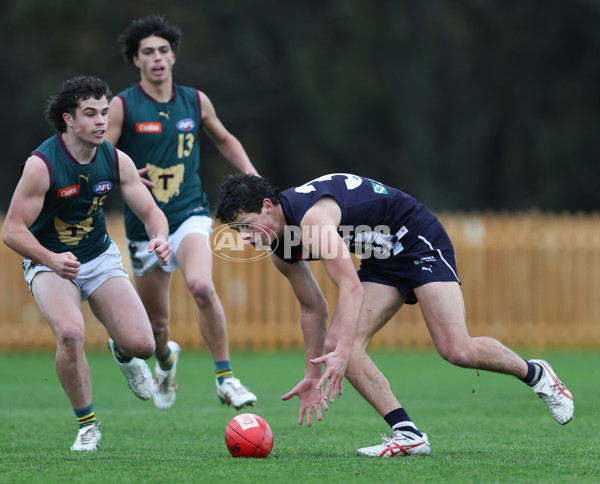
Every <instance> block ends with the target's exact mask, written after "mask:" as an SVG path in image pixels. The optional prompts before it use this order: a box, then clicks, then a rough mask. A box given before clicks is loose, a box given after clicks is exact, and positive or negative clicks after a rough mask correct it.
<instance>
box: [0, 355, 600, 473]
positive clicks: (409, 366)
mask: <svg viewBox="0 0 600 484" xmlns="http://www.w3.org/2000/svg"><path fill="white" fill-rule="evenodd" d="M521 354H522V355H523V356H524V357H544V358H546V359H548V361H549V362H550V363H551V364H552V365H553V366H554V368H555V370H557V372H558V374H559V376H560V377H561V379H562V380H563V381H564V382H565V383H566V384H567V385H568V387H569V389H570V390H571V391H572V392H573V394H574V396H575V418H574V420H573V421H572V422H571V423H569V424H568V425H566V426H560V425H558V424H556V423H555V422H554V420H553V419H552V417H551V416H550V413H549V412H548V410H547V409H546V406H545V405H544V403H543V402H542V401H541V400H539V399H538V398H537V397H536V396H535V395H534V394H533V392H531V390H530V389H528V388H527V387H526V386H524V385H523V384H522V383H520V382H519V381H518V380H516V379H514V378H512V377H508V376H503V375H496V374H491V373H486V372H476V371H471V370H464V369H460V368H456V367H453V366H451V365H449V364H448V363H446V362H444V361H443V360H442V359H441V358H440V357H439V356H437V354H435V353H433V352H428V351H395V352H392V351H385V352H375V353H373V358H374V360H375V361H376V362H377V363H378V364H379V365H380V367H381V368H382V369H383V370H384V372H385V373H386V374H387V376H388V378H389V380H390V382H391V384H392V387H393V388H394V389H395V391H396V394H397V395H399V396H400V399H401V401H402V403H403V404H404V405H405V407H406V408H407V411H408V413H409V415H410V416H411V417H412V419H413V420H414V421H415V422H416V424H417V425H418V426H419V428H420V429H421V430H422V431H425V432H427V434H428V435H429V439H430V442H431V447H432V455H431V456H430V457H409V458H397V459H385V460H384V459H369V458H362V457H357V456H356V455H355V452H356V449H357V448H358V447H362V446H365V445H373V444H376V443H379V442H380V436H379V434H380V433H386V432H387V433H389V428H388V427H387V425H386V424H385V422H384V421H383V420H382V419H381V418H380V417H379V416H378V415H377V414H376V413H375V412H374V411H373V410H372V409H371V407H370V406H368V405H367V404H366V403H365V402H364V401H363V400H362V399H361V398H360V397H359V396H358V394H357V393H356V392H355V391H354V389H352V388H351V387H350V385H349V384H346V386H345V391H344V395H343V396H342V398H341V399H339V400H337V401H336V402H335V403H334V404H332V405H331V406H330V410H329V412H327V413H326V414H325V416H324V419H323V421H321V422H316V423H314V424H313V426H312V427H311V428H308V427H306V426H305V425H303V426H302V427H300V426H298V424H297V416H298V402H299V401H298V400H297V399H295V400H293V401H290V402H282V401H281V400H280V396H281V395H283V394H284V393H286V392H287V391H288V390H289V389H291V388H292V387H293V386H294V385H295V384H296V383H297V381H299V379H300V378H301V376H302V373H303V355H302V353H301V352H276V353H262V354H260V353H248V352H246V353H239V352H234V354H233V363H234V369H235V370H236V375H237V376H239V377H241V378H242V380H243V381H244V383H246V384H247V385H248V386H249V387H250V388H251V389H252V390H253V391H254V392H255V393H256V394H257V395H258V397H259V402H258V404H257V406H256V407H254V408H253V409H252V410H250V411H252V412H254V413H257V414H259V415H261V416H262V417H264V418H265V419H266V420H267V421H268V422H269V424H270V426H271V428H272V429H273V433H274V436H275V445H274V448H273V451H272V453H271V455H270V456H269V457H268V458H267V459H234V458H232V457H231V456H230V455H229V453H228V451H227V448H226V447H225V443H224V431H225V427H226V425H227V422H228V421H229V420H230V419H231V418H232V417H233V416H234V415H236V414H237V413H240V412H236V411H235V410H234V409H233V408H230V407H225V406H221V405H220V403H219V402H218V399H217V397H216V393H215V388H214V380H213V372H212V362H211V359H210V356H209V355H208V354H207V353H202V352H198V353H194V352H186V351H184V352H183V353H182V356H181V360H180V366H179V371H178V375H177V380H178V384H179V393H178V398H177V401H176V402H175V405H174V406H173V408H172V409H170V410H168V411H160V410H158V409H156V408H155V407H154V405H153V403H152V402H151V401H150V402H142V401H140V400H138V399H137V398H135V397H134V396H133V394H132V393H131V392H130V391H129V389H128V388H127V384H126V382H125V378H124V377H123V375H122V374H121V372H120V371H119V369H118V367H117V365H116V364H115V363H114V362H113V360H112V359H111V357H110V355H109V353H108V352H105V353H92V354H90V355H88V358H89V361H90V366H91V368H92V375H93V383H94V384H93V390H94V405H95V411H96V415H97V416H98V418H99V419H100V420H101V422H102V425H101V430H102V447H101V449H100V450H99V451H98V452H90V453H76V452H71V451H70V450H69V447H70V446H71V444H72V442H73V440H74V438H75V435H76V431H77V428H76V423H75V417H74V414H73V411H72V410H71V408H70V405H69V402H68V400H67V398H66V396H65V394H64V392H63V390H62V388H61V387H60V384H59V382H58V379H57V377H56V373H55V370H54V355H53V354H50V353H45V354H1V355H0V382H1V387H0V482H1V483H13V482H22V483H32V482H40V483H44V484H45V483H61V484H64V483H79V482H82V483H83V482H85V483H88V482H89V483H95V482H98V483H100V482H102V483H113V482H114V483H146V482H147V483H170V482H177V483H180V482H183V483H187V482H211V483H215V484H217V483H225V482H234V483H247V482H248V483H253V482H256V483H263V482H278V483H279V482H281V483H295V482H299V483H328V484H329V483H341V482H344V483H349V482H360V483H384V482H403V481H404V482H410V483H411V484H412V483H437V482H443V483H445V482H448V483H454V482H456V483H470V482H472V483H488V482H490V483H491V482H494V483H504V482H511V483H512V482H515V483H538V482H544V483H554V482H556V483H562V482H600V445H599V444H600V385H599V382H600V378H599V377H600V352H589V351H588V352H576V351H555V352H542V353H540V352H536V353H534V352H527V351H521ZM153 366H154V361H152V362H151V367H153Z"/></svg>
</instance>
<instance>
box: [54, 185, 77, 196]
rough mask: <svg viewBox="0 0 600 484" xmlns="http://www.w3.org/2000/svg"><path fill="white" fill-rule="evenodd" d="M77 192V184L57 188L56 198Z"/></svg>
mask: <svg viewBox="0 0 600 484" xmlns="http://www.w3.org/2000/svg"><path fill="white" fill-rule="evenodd" d="M78 194H79V185H71V186H70V187H66V188H59V189H58V198H69V197H72V196H74V195H78Z"/></svg>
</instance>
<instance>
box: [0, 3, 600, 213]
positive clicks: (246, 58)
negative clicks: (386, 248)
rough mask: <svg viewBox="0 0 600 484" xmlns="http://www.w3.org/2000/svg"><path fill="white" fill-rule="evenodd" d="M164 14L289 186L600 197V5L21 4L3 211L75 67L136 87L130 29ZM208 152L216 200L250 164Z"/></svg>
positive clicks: (16, 8) (442, 200)
mask: <svg viewBox="0 0 600 484" xmlns="http://www.w3.org/2000/svg"><path fill="white" fill-rule="evenodd" d="M156 12H159V13H164V14H165V15H166V16H167V18H168V19H169V21H170V22H171V23H174V24H176V25H179V26H180V27H181V29H182V31H183V44H182V49H181V55H180V57H179V60H178V63H177V65H176V67H175V79H176V81H178V82H180V83H182V84H188V85H193V86H194V87H198V88H199V89H201V90H203V91H205V92H206V93H207V94H208V95H209V97H210V98H211V99H212V101H213V103H214V104H215V106H216V108H217V112H218V114H219V115H220V117H221V119H222V121H223V122H224V124H225V125H226V126H227V127H228V128H229V129H230V130H231V131H232V132H233V133H234V134H236V135H237V136H238V137H239V138H240V140H241V141H242V142H243V144H244V145H245V147H246V148H247V150H248V152H249V154H250V156H251V158H252V159H253V161H254V163H255V165H256V166H257V168H258V170H259V171H260V172H261V174H263V175H265V176H267V177H268V178H270V179H272V181H273V183H274V184H275V185H277V186H279V187H281V188H287V187H288V186H291V185H297V184H301V183H304V182H305V181H307V180H309V179H311V178H314V177H316V176H319V175H321V174H323V173H326V172H340V171H342V172H355V173H358V174H361V175H367V176H371V177H373V178H375V179H379V180H381V181H383V182H386V183H388V184H391V185H394V186H398V187H400V188H402V189H404V190H405V191H407V192H409V193H412V194H414V195H415V196H417V197H418V198H419V199H421V200H422V201H424V202H425V203H427V204H428V205H430V206H431V207H432V208H434V209H436V210H441V209H448V210H457V209H496V210H498V209H509V210H526V209H529V208H532V207H538V208H542V209H552V210H563V209H566V210H595V209H597V208H598V205H599V200H598V190H597V189H596V180H597V179H598V177H599V175H600V164H599V163H597V156H598V152H600V141H598V139H600V137H599V136H597V132H598V131H599V128H600V109H599V108H600V97H599V96H598V85H599V82H600V64H599V63H598V61H597V56H598V54H597V53H598V52H599V51H600V29H598V28H597V26H598V24H599V23H600V4H599V3H598V2H593V1H589V0H572V1H560V0H546V1H526V2H517V1H504V2H482V1H475V0H452V1H444V2H442V1H438V0H410V1H405V2H398V1H392V0H378V1H369V2H365V1H361V0H334V1H329V2H322V1H316V0H311V1H305V2H277V1H274V0H256V1H252V2H249V1H235V2H234V1H219V2H200V1H193V2H192V1H183V0H173V1H171V2H163V1H160V2H159V1H158V0H151V1H144V2H140V1H134V0H127V1H122V0H99V1H96V2H78V1H75V0H57V1H53V2H48V1H46V0H44V1H42V0H26V1H24V0H7V1H4V2H2V5H1V6H0V39H1V40H2V45H4V46H5V48H4V54H5V55H4V62H3V65H4V67H5V69H4V73H3V76H2V81H1V82H2V92H3V93H4V98H3V109H4V116H2V118H1V119H2V121H0V122H1V123H2V124H1V126H0V129H1V132H2V133H3V134H4V136H3V138H2V139H3V154H4V158H5V162H4V167H5V169H6V170H7V171H6V174H5V176H4V177H2V181H1V182H0V183H2V188H3V190H2V193H3V195H2V196H1V197H0V209H2V208H4V209H5V208H6V206H7V204H8V200H9V196H10V192H11V191H12V189H13V188H14V185H15V184H16V181H17V177H18V166H19V165H20V164H21V163H22V162H23V161H24V160H25V159H26V157H27V154H28V153H29V152H30V151H31V150H32V149H34V148H35V147H36V146H38V144H39V143H40V142H41V141H42V140H43V139H45V138H46V137H47V136H48V135H50V134H51V130H50V128H49V126H48V125H47V124H46V123H45V121H44V119H43V115H42V112H43V107H44V104H45V100H46V99H47V98H48V97H49V96H50V95H51V94H53V93H55V91H56V90H57V89H58V86H59V85H60V83H61V82H62V81H63V80H65V79H66V78H67V77H70V76H72V75H74V74H86V75H94V76H99V77H101V78H103V79H105V80H106V81H107V82H108V83H109V84H110V86H111V89H112V90H113V92H115V93H116V92H118V91H120V90H121V89H123V88H125V87H126V86H128V85H130V84H132V83H133V82H135V81H136V80H137V79H138V77H137V72H136V71H135V70H134V69H131V68H129V67H127V66H126V65H125V64H124V63H123V62H122V59H121V56H120V52H119V50H120V48H119V46H118V45H117V43H116V38H117V36H118V34H119V33H120V32H121V30H122V29H123V28H124V27H125V26H126V25H127V24H128V23H129V21H130V20H131V19H132V18H134V17H139V16H143V15H146V14H149V13H156ZM203 156H204V159H205V161H206V164H205V165H204V167H203V168H202V176H203V177H204V178H205V183H204V186H205V187H206V189H207V190H208V195H209V198H210V199H211V200H214V197H215V195H216V187H217V186H218V184H219V183H220V181H222V180H223V179H224V178H225V176H226V175H227V174H229V173H231V172H232V171H233V169H232V168H231V167H230V166H229V165H228V164H227V163H226V162H224V161H223V159H222V157H221V156H220V154H219V153H218V152H217V151H216V149H215V148H214V147H213V146H212V145H211V143H210V142H209V140H208V139H205V140H204V143H203ZM113 203H114V202H113ZM108 207H109V208H110V207H111V205H109V206H108Z"/></svg>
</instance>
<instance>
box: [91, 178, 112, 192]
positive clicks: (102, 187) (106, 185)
mask: <svg viewBox="0 0 600 484" xmlns="http://www.w3.org/2000/svg"><path fill="white" fill-rule="evenodd" d="M112 187H113V184H112V183H111V182H109V181H103V182H100V183H97V184H96V186H95V187H94V191H95V192H96V193H98V194H99V195H102V194H103V193H108V192H110V190H111V188H112Z"/></svg>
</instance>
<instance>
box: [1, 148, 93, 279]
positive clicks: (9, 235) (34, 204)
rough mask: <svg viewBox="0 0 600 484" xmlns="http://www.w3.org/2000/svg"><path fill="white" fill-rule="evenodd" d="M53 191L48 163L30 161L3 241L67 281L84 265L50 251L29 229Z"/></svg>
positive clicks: (6, 222)
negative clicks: (51, 190) (49, 193)
mask: <svg viewBox="0 0 600 484" xmlns="http://www.w3.org/2000/svg"><path fill="white" fill-rule="evenodd" d="M49 188H50V176H49V173H48V168H47V166H46V163H44V161H43V160H42V159H41V158H39V157H38V156H35V155H34V156H31V157H29V159H28V160H27V162H26V163H25V167H24V169H23V174H22V175H21V179H20V180H19V183H18V184H17V187H16V188H15V191H14V193H13V197H12V200H11V202H10V206H9V207H8V212H7V213H6V219H5V220H4V225H3V226H2V240H3V241H4V243H5V244H6V245H8V246H9V247H10V248H11V249H13V250H14V251H15V252H17V253H19V254H21V255H22V256H23V257H27V258H28V259H31V260H33V261H36V262H39V263H40V264H43V265H45V266H47V267H49V268H50V269H52V270H53V271H54V272H56V274H58V275H59V276H61V277H64V278H65V279H74V278H75V277H77V274H78V273H79V266H80V265H81V264H80V262H79V261H78V260H77V258H76V257H75V256H74V255H73V254H72V253H71V252H63V253H60V254H57V253H55V252H52V251H50V250H48V249H46V248H45V247H44V246H42V245H41V244H40V243H39V242H38V240H37V239H36V238H35V236H34V235H33V234H32V233H31V232H30V231H29V228H28V227H29V226H31V224H33V222H35V219H36V218H37V217H38V215H39V214H40V212H41V211H42V208H43V206H44V198H45V196H46V192H47V191H48V190H49Z"/></svg>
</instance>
